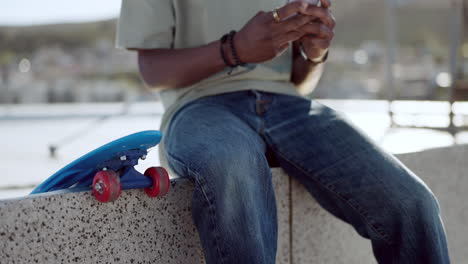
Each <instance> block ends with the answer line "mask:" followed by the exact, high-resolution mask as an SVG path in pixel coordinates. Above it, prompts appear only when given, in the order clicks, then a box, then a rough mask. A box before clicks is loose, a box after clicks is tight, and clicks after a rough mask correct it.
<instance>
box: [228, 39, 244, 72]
mask: <svg viewBox="0 0 468 264" xmlns="http://www.w3.org/2000/svg"><path fill="white" fill-rule="evenodd" d="M234 35H236V31H235V30H232V31H231V32H229V37H228V40H229V46H230V47H231V52H232V57H233V58H234V61H235V63H236V65H235V67H237V66H244V65H245V63H243V62H241V60H240V59H239V56H237V50H236V47H235V46H234Z"/></svg>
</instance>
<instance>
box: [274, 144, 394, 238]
mask: <svg viewBox="0 0 468 264" xmlns="http://www.w3.org/2000/svg"><path fill="white" fill-rule="evenodd" d="M364 151H366V150H363V151H359V152H357V153H361V152H364ZM276 153H277V154H278V155H279V156H281V158H283V159H284V160H285V161H287V162H288V163H289V164H290V165H292V166H294V167H295V168H297V169H298V170H300V171H302V172H303V173H305V174H306V175H307V176H308V177H309V178H310V179H312V180H313V181H315V182H317V183H318V184H319V185H321V186H322V187H324V188H325V189H327V190H328V191H330V193H332V194H334V195H335V196H336V197H337V198H339V199H340V200H342V201H343V202H345V203H346V204H347V205H348V206H349V207H351V208H352V209H353V210H354V211H355V212H357V213H358V214H359V215H360V216H361V217H362V218H363V219H364V221H365V223H366V224H367V225H368V226H369V227H370V228H371V229H372V230H373V231H374V232H375V233H376V234H378V235H380V236H381V237H382V239H383V240H384V241H386V242H387V243H389V244H393V242H392V241H391V240H390V238H389V235H388V234H387V233H386V232H384V231H381V230H379V229H378V228H377V227H375V226H374V225H373V224H372V223H370V221H369V220H370V219H372V218H370V217H369V216H368V213H367V212H366V211H364V210H363V209H362V207H361V206H359V208H357V207H356V206H354V205H352V204H351V203H349V201H348V200H347V199H346V198H344V197H343V196H342V195H341V194H340V193H339V192H336V191H335V190H334V189H332V188H330V186H333V184H329V185H327V184H324V183H323V182H321V181H320V180H318V179H316V178H315V177H313V176H312V175H310V172H308V171H307V170H305V169H304V168H302V166H299V165H297V164H295V163H294V162H292V161H290V160H289V159H288V158H286V157H285V156H284V155H283V154H282V153H281V152H280V151H278V150H276ZM357 153H354V154H352V155H350V156H349V157H348V158H346V159H344V160H341V161H340V162H343V161H346V160H348V159H350V158H352V157H354V156H355V155H356V154H357ZM340 162H336V163H334V164H333V165H331V166H328V167H327V168H325V169H322V170H320V174H321V173H323V172H324V171H325V170H328V169H331V168H333V167H334V166H336V165H337V164H339V163H340ZM315 175H316V176H318V175H319V174H315ZM360 208H361V209H360Z"/></svg>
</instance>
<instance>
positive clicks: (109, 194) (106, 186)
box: [93, 171, 122, 203]
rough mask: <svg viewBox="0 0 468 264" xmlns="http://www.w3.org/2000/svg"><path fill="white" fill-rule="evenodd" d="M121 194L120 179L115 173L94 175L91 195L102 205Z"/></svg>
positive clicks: (103, 172)
mask: <svg viewBox="0 0 468 264" xmlns="http://www.w3.org/2000/svg"><path fill="white" fill-rule="evenodd" d="M121 192H122V184H121V183H120V177H119V175H118V173H117V172H115V171H99V172H97V173H96V174H95V175H94V179H93V194H94V197H96V199H97V200H98V201H100V202H102V203H108V202H113V201H115V200H117V198H119V196H120V193H121Z"/></svg>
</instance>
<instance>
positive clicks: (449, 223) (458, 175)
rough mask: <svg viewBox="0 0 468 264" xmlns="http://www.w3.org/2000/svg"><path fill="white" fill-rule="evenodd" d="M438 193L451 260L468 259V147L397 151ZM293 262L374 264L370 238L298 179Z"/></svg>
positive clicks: (460, 262) (294, 193)
mask: <svg viewBox="0 0 468 264" xmlns="http://www.w3.org/2000/svg"><path fill="white" fill-rule="evenodd" d="M397 157H398V158H399V159H400V160H401V161H402V162H403V163H404V164H405V165H406V166H408V167H409V168H410V169H411V170H413V171H414V172H415V173H416V174H417V175H418V176H419V177H420V178H421V179H423V180H424V181H425V182H426V183H427V185H429V187H430V188H431V189H432V190H433V192H434V193H435V195H436V196H437V197H438V200H439V203H440V206H441V211H442V217H443V219H444V223H445V227H446V231H447V237H448V242H449V250H450V255H451V258H452V263H457V264H466V263H468V260H467V257H468V253H467V251H466V249H467V248H468V203H467V200H468V195H467V192H466V190H468V163H467V160H468V146H466V145H465V146H457V147H449V148H440V149H433V150H427V151H423V152H418V153H411V154H404V155H398V156H397ZM292 190H293V191H292V202H293V209H292V214H293V225H292V226H293V231H292V237H293V243H292V248H293V250H292V253H293V263H295V264H302V263H333V264H341V263H343V264H344V263H346V264H367V263H376V261H375V259H374V257H373V255H372V251H371V245H370V242H369V241H368V240H365V239H363V238H361V237H360V236H359V235H357V233H356V232H355V231H354V229H353V228H352V227H351V226H350V225H348V224H345V223H344V222H342V221H340V220H338V219H337V218H335V217H333V216H331V215H330V214H328V213H327V212H325V211H324V210H323V209H321V208H320V207H319V206H318V204H317V203H316V202H315V201H314V200H313V199H312V198H311V196H310V195H309V193H307V191H306V190H305V188H304V187H302V185H300V184H299V183H298V182H296V181H293V182H292Z"/></svg>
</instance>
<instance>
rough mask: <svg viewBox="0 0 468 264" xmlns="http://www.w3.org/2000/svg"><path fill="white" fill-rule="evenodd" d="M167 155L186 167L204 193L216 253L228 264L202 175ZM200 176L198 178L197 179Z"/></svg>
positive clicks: (222, 261) (212, 205)
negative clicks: (201, 178) (202, 181)
mask: <svg viewBox="0 0 468 264" xmlns="http://www.w3.org/2000/svg"><path fill="white" fill-rule="evenodd" d="M166 154H167V156H168V157H169V158H170V159H171V160H172V161H174V162H176V163H179V165H181V166H182V167H184V168H185V169H186V170H187V172H188V173H189V174H192V177H193V179H194V181H195V184H196V185H198V186H199V188H200V190H201V191H202V193H203V197H205V199H204V201H205V202H206V204H207V205H208V212H209V214H210V219H211V222H212V224H213V234H214V236H215V241H214V244H215V246H216V251H217V252H218V256H219V258H220V262H219V263H226V261H225V258H224V257H225V254H224V253H223V251H222V250H221V247H220V245H221V243H220V240H221V239H220V235H219V230H218V228H217V224H216V223H217V219H216V214H215V213H214V211H215V210H214V207H215V206H214V204H213V203H212V202H211V200H210V198H209V197H208V195H207V191H206V190H205V188H204V187H203V184H202V183H201V182H200V177H199V176H200V174H199V173H197V172H195V171H193V170H191V169H190V168H189V167H188V166H185V164H184V163H183V162H182V161H181V160H180V159H179V158H178V157H177V156H175V155H174V154H171V153H169V151H166ZM197 176H198V177H197Z"/></svg>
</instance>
